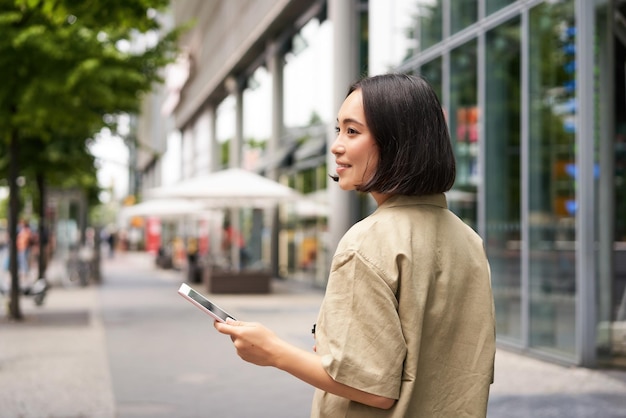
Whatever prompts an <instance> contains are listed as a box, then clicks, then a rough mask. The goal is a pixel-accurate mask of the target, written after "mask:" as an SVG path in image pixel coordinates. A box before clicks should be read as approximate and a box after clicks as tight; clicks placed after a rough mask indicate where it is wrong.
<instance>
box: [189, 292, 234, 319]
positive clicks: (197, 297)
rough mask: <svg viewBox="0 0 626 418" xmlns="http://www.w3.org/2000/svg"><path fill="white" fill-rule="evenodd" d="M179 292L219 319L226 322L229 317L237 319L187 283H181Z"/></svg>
mask: <svg viewBox="0 0 626 418" xmlns="http://www.w3.org/2000/svg"><path fill="white" fill-rule="evenodd" d="M178 294H179V295H181V296H182V297H184V298H185V299H187V300H188V301H189V302H191V303H193V304H194V305H196V306H197V307H198V308H199V309H200V310H202V311H203V312H204V313H206V314H208V315H210V316H212V317H213V318H214V319H216V320H217V321H220V322H226V320H227V319H228V318H231V319H235V317H234V316H232V315H231V314H229V313H228V312H226V311H224V310H223V309H222V308H220V307H219V306H217V305H216V304H214V303H213V302H211V301H210V300H208V299H207V298H205V297H204V296H202V295H201V294H200V293H198V292H196V291H195V290H193V289H192V288H191V287H189V286H188V285H187V284H186V283H183V284H181V285H180V288H179V289H178ZM235 320H236V319H235Z"/></svg>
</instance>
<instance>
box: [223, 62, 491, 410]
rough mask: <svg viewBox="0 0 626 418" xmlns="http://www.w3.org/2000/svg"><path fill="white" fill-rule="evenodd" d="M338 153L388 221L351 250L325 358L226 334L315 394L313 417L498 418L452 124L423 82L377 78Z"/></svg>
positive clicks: (249, 334)
mask: <svg viewBox="0 0 626 418" xmlns="http://www.w3.org/2000/svg"><path fill="white" fill-rule="evenodd" d="M336 130H337V138H336V139H335V141H334V143H333V144H332V147H331V152H332V153H333V154H334V156H335V160H336V163H337V169H336V170H337V171H336V175H335V176H333V178H334V179H335V180H336V181H337V182H338V183H339V187H340V188H341V189H343V190H357V191H359V192H364V193H369V194H371V196H372V197H373V198H374V200H375V201H376V203H377V205H378V208H377V209H376V211H375V212H374V213H372V214H371V215H370V216H368V217H367V218H365V219H364V220H362V221H361V222H358V223H357V224H355V225H354V226H353V227H352V228H350V230H349V231H348V232H347V233H346V234H345V235H344V237H343V238H342V239H341V241H340V243H339V245H338V247H337V250H336V252H335V255H334V257H333V261H332V266H331V271H330V276H329V279H328V285H327V288H326V295H325V297H324V301H323V303H322V306H321V309H320V312H319V315H318V320H317V323H316V325H315V326H314V328H313V330H314V334H315V350H314V351H315V352H314V353H311V352H307V351H306V350H302V349H300V348H297V347H295V346H292V345H290V344H288V343H287V342H285V341H284V340H282V339H280V338H278V337H277V336H276V335H275V334H274V333H273V332H272V331H270V330H268V329H267V328H265V327H264V326H262V325H261V324H258V323H250V322H241V321H232V320H229V321H228V323H218V322H216V323H215V327H216V328H217V329H218V331H220V332H222V333H224V334H227V335H230V337H231V339H232V341H233V343H234V346H235V348H236V349H237V352H238V354H239V355H240V356H241V357H242V358H243V359H244V360H246V361H249V362H252V363H254V364H258V365H265V366H274V367H277V368H279V369H281V370H284V371H286V372H289V373H291V374H292V375H294V376H296V377H298V378H300V379H301V380H303V381H305V382H307V383H309V384H311V385H313V386H315V387H316V388H317V389H318V390H317V391H316V392H315V396H314V399H313V407H312V412H311V416H312V417H332V418H337V417H359V418H367V417H420V418H424V417H446V418H449V417H485V416H486V410H487V400H488V396H489V388H490V384H491V383H492V381H493V366H494V355H495V322H494V311H493V297H492V293H491V285H490V271H489V265H488V262H487V258H486V255H485V251H484V247H483V243H482V240H481V239H480V237H479V236H478V235H477V234H476V233H475V232H474V231H473V230H472V229H471V228H470V227H468V226H467V225H466V224H465V223H463V222H462V221H461V220H460V219H459V218H458V217H457V216H455V215H454V214H453V213H452V212H450V211H449V210H448V209H447V202H446V197H445V195H444V192H446V191H448V190H449V189H450V188H451V187H452V185H453V183H454V180H455V175H456V168H455V159H454V154H453V150H452V145H451V142H450V137H449V134H448V129H447V126H446V121H445V117H444V114H443V111H442V108H441V105H440V103H439V100H438V98H437V97H436V95H435V93H434V91H433V90H432V88H431V87H430V86H429V85H428V83H427V82H426V81H425V80H424V79H422V78H420V77H416V76H409V75H401V74H389V75H383V76H376V77H372V78H366V79H363V80H361V81H359V82H357V83H356V84H354V85H353V86H352V87H351V88H350V90H349V93H348V96H347V97H346V99H345V101H344V102H343V105H342V106H341V109H340V110H339V114H338V118H337V129H336Z"/></svg>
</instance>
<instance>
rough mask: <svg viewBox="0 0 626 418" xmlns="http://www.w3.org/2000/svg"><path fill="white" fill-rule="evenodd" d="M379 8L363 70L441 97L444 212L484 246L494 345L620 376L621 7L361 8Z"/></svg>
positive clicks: (623, 263) (413, 0)
mask: <svg viewBox="0 0 626 418" xmlns="http://www.w3.org/2000/svg"><path fill="white" fill-rule="evenodd" d="M381 1H382V2H384V3H386V4H389V5H390V7H393V8H394V13H393V16H395V18H394V19H389V22H391V23H389V25H388V26H387V27H384V25H383V26H382V27H378V26H377V27H374V26H372V27H371V31H370V36H369V42H370V62H371V63H373V64H372V66H373V68H374V72H383V71H386V70H389V69H391V70H394V71H401V72H407V73H414V74H421V75H423V76H424V77H426V78H427V79H428V80H429V81H430V82H431V84H433V86H434V87H435V89H436V91H437V92H438V93H439V96H440V98H441V99H442V104H443V106H444V108H445V111H446V113H447V116H448V120H449V128H450V134H451V137H452V140H453V143H454V147H455V151H456V157H457V181H456V184H455V187H454V189H453V190H452V191H451V192H450V194H449V196H448V199H449V206H450V208H451V209H452V210H453V211H454V212H455V213H457V214H458V215H459V216H460V217H461V218H462V219H464V220H465V221H466V222H467V223H468V224H469V225H471V226H472V227H473V228H475V229H476V230H477V231H478V232H479V233H480V234H481V236H482V237H483V238H484V241H485V246H486V251H487V254H488V257H489V259H490V262H491V268H492V284H493V289H494V297H495V306H496V318H497V335H498V340H499V342H500V344H502V345H506V346H509V347H511V348H514V349H519V350H521V351H525V352H528V353H531V354H533V355H537V356H540V357H545V358H548V359H552V360H554V361H559V362H564V363H569V364H580V365H586V366H602V365H605V364H610V365H613V366H615V365H626V291H625V287H626V221H625V219H626V211H625V207H626V205H625V204H624V202H625V201H626V199H625V196H624V194H625V193H626V182H625V180H626V179H625V178H624V174H625V173H624V167H626V152H625V150H626V147H624V144H625V143H626V142H625V139H624V138H625V135H626V129H625V126H626V111H625V107H626V106H625V102H626V95H625V94H624V90H625V86H624V65H625V64H626V57H625V47H624V45H625V43H626V36H623V35H621V33H622V31H624V33H626V27H624V29H622V28H621V27H620V25H619V23H615V22H620V19H616V17H621V16H622V14H624V15H626V10H621V9H622V8H625V7H624V6H620V4H621V2H615V1H608V0H607V1H604V2H602V1H600V2H598V1H596V2H592V1H586V0H560V1H559V0H551V1H547V0H546V1H532V0H527V1H510V0H508V1H507V0H404V1H400V0H395V1H392V2H390V3H387V2H386V1H384V0H370V10H376V8H377V7H381V6H380V5H378V3H380V2H381ZM373 19H375V16H370V22H372V20H373ZM621 21H624V20H621ZM385 30H387V31H390V33H394V34H397V35H396V38H395V39H394V38H393V37H392V38H389V37H386V38H385V37H383V36H379V34H382V33H383V32H384V31H385ZM383 39H384V40H383ZM385 42H387V44H385ZM391 45H393V46H394V48H395V49H394V48H392V47H391ZM389 51H395V53H394V54H392V53H391V52H389ZM376 63H383V65H381V66H379V67H376V65H377V64H376Z"/></svg>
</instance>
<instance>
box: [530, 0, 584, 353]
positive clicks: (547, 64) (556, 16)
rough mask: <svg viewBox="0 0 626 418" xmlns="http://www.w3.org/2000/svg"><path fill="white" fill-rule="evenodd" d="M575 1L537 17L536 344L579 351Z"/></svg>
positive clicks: (533, 91) (533, 24)
mask: <svg viewBox="0 0 626 418" xmlns="http://www.w3.org/2000/svg"><path fill="white" fill-rule="evenodd" d="M574 36H575V29H574V2H573V1H572V2H560V3H544V4H541V5H539V6H537V7H535V8H533V9H531V11H530V21H529V63H528V71H529V89H530V91H529V106H530V108H529V121H530V122H529V150H528V152H529V173H528V179H529V202H528V204H529V207H528V211H529V213H528V221H529V225H528V228H529V231H528V234H529V236H528V242H529V250H530V253H529V261H530V264H529V280H530V283H529V285H530V288H529V297H530V345H531V346H533V347H541V348H544V349H549V350H554V351H556V352H560V353H563V354H574V353H575V329H576V326H575V324H576V322H575V318H576V315H575V294H576V287H575V285H576V280H575V278H576V270H575V266H576V263H575V255H576V253H575V247H576V243H575V240H576V234H575V232H576V230H575V220H576V200H575V198H576V158H575V157H576V154H575V136H576V133H575V124H574V118H575V116H576V101H575V88H574V80H575V51H574V48H573V46H574Z"/></svg>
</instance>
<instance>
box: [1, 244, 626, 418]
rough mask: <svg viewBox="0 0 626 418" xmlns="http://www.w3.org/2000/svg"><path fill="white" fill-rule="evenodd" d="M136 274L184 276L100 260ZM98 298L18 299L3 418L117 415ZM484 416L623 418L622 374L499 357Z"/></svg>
mask: <svg viewBox="0 0 626 418" xmlns="http://www.w3.org/2000/svg"><path fill="white" fill-rule="evenodd" d="M139 269H141V270H143V271H149V270H154V273H150V274H158V275H180V277H181V278H182V277H183V276H182V273H178V272H172V271H163V270H157V269H155V268H154V266H153V263H152V260H151V258H147V257H145V255H142V254H120V255H118V256H116V259H113V260H103V272H104V278H103V280H106V275H107V274H114V273H115V271H118V270H119V271H121V270H124V271H127V272H128V271H137V270H139ZM172 277H173V276H172ZM175 279H176V278H174V277H173V278H172V280H175ZM278 285H279V286H280V287H279V288H278V289H277V292H278V293H279V294H282V293H289V292H298V293H299V292H304V291H305V289H303V285H302V284H298V283H295V284H293V285H290V284H288V283H285V282H280V283H278ZM292 287H293V288H292ZM98 292H99V288H98V287H97V286H93V285H92V286H88V287H66V288H63V287H53V288H52V289H51V290H50V293H49V295H48V298H47V299H46V301H45V303H44V305H43V306H42V307H36V306H35V304H34V302H33V301H32V299H30V298H27V297H24V298H22V299H21V306H22V312H23V313H24V315H25V320H24V321H23V322H22V323H12V322H10V321H8V320H7V318H6V315H5V312H3V313H2V316H1V317H0V388H2V390H0V418H18V417H20V418H22V417H23V418H26V417H33V418H44V417H63V418H65V417H94V418H100V417H102V418H113V417H115V416H116V406H115V399H114V396H113V388H112V379H111V376H110V372H109V359H108V358H107V351H106V344H105V330H104V327H103V324H102V319H101V314H100V311H99V309H100V306H99V303H100V302H99V297H98ZM285 299H286V300H287V298H285ZM257 300H259V299H257ZM262 300H263V299H262V298H261V299H260V302H259V303H262ZM273 300H274V303H275V301H276V298H273ZM285 303H288V302H285ZM286 308H288V307H287V306H285V307H283V309H282V311H283V312H284V309H286ZM291 308H292V309H297V307H296V306H293V307H291ZM488 417H490V418H498V417H506V418H515V417H524V418H531V417H532V418H538V417H568V418H570V417H597V418H614V417H615V418H617V417H626V371H618V370H590V369H584V368H576V367H562V366H559V365H555V364H551V363H546V362H543V361H539V360H537V359H533V358H529V357H525V356H520V355H518V354H515V353H512V352H508V351H504V350H498V353H497V355H496V374H495V383H494V385H493V387H492V390H491V397H490V406H489V415H488ZM225 418H228V417H225Z"/></svg>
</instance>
